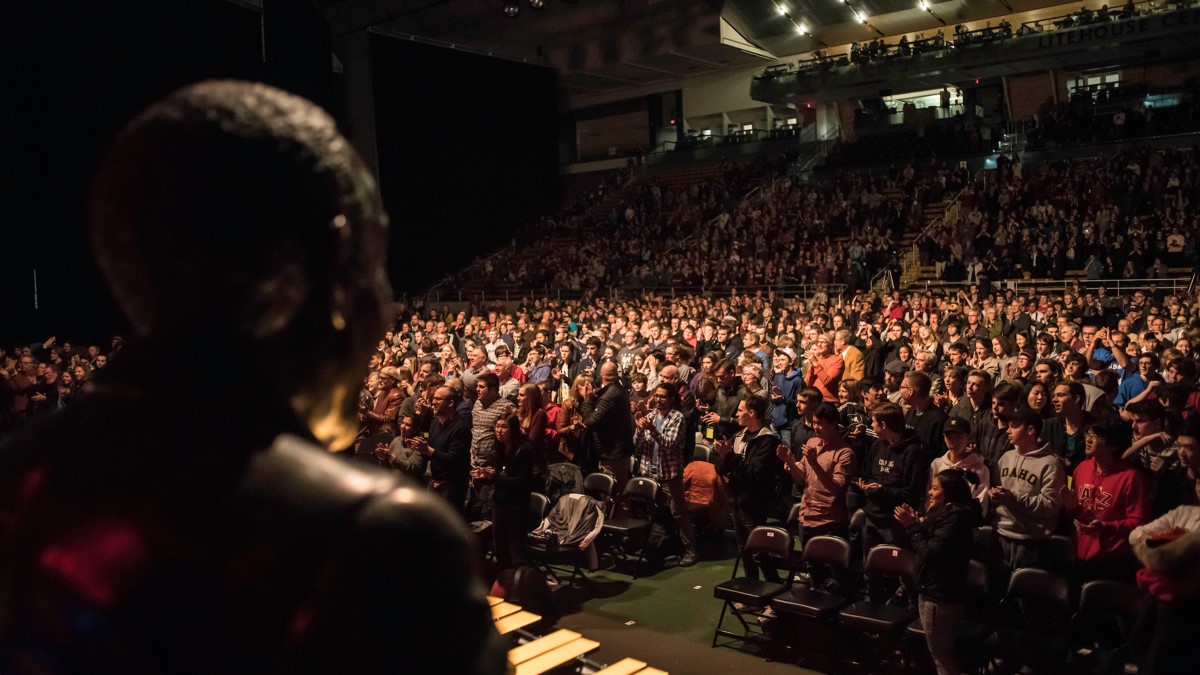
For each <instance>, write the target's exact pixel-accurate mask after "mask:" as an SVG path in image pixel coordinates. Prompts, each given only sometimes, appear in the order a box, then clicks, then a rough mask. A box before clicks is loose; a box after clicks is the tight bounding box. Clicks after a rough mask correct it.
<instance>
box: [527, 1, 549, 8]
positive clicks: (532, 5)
mask: <svg viewBox="0 0 1200 675" xmlns="http://www.w3.org/2000/svg"><path fill="white" fill-rule="evenodd" d="M529 7H530V9H545V8H546V0H529Z"/></svg>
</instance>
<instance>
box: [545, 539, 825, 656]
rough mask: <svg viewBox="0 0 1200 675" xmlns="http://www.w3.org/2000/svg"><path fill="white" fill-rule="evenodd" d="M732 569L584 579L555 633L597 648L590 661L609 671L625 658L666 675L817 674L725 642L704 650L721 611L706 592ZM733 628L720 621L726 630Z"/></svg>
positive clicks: (728, 562) (712, 566)
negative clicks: (568, 633)
mask: <svg viewBox="0 0 1200 675" xmlns="http://www.w3.org/2000/svg"><path fill="white" fill-rule="evenodd" d="M732 569H733V560H732V557H730V558H726V559H718V560H705V561H703V562H701V563H699V564H697V565H696V566H695V567H690V568H672V569H666V570H662V571H658V572H656V573H654V574H653V575H652V576H649V577H642V578H638V579H634V578H632V577H631V576H630V575H629V574H628V573H627V572H628V567H627V566H625V567H622V571H619V572H618V571H611V570H606V571H600V572H596V573H593V574H589V575H588V577H589V579H590V580H591V583H590V585H589V586H588V589H587V591H586V592H584V591H575V592H573V593H572V594H571V598H572V600H573V601H572V602H571V603H570V604H571V606H572V607H573V608H576V610H577V611H574V612H573V613H570V614H567V615H565V616H563V617H562V619H560V620H559V622H558V626H559V627H560V628H568V629H570V630H574V631H577V632H580V633H582V634H583V635H585V636H587V637H589V638H592V639H594V640H598V641H599V642H600V644H601V648H600V649H599V650H598V651H597V652H596V653H595V654H593V655H592V656H591V657H590V658H591V660H592V661H593V662H597V663H614V662H616V661H619V660H621V659H622V658H624V657H627V656H629V657H633V658H636V659H638V660H641V661H645V662H647V663H649V664H650V665H652V666H654V667H656V668H660V669H663V670H667V671H669V672H672V673H719V672H734V671H747V672H754V673H760V672H761V673H791V674H793V675H804V674H805V673H815V672H817V671H813V670H806V669H804V668H800V667H798V666H795V665H792V664H785V663H774V662H769V661H767V660H765V659H764V658H763V657H761V656H758V655H756V654H754V653H751V651H750V650H751V649H753V648H752V647H741V646H738V645H735V646H734V647H729V646H724V645H727V644H733V641H731V640H726V639H724V638H722V640H721V642H720V643H719V644H721V645H722V646H719V647H717V648H712V647H711V646H710V645H711V643H712V635H713V628H714V627H715V625H716V622H717V615H718V614H719V613H720V611H721V602H720V601H719V600H717V599H716V598H714V597H713V587H714V586H715V585H717V584H719V583H721V582H722V581H726V580H728V579H729V575H730V572H731V571H732ZM631 622H632V623H631ZM736 625H737V622H736V621H735V620H733V619H731V618H729V617H728V616H727V617H726V627H727V628H731V629H732V628H733V627H734V626H736Z"/></svg>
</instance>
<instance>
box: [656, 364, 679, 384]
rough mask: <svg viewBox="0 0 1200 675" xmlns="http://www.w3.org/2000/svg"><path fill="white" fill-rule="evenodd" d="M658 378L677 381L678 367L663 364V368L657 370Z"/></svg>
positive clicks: (672, 382) (671, 381) (672, 381)
mask: <svg viewBox="0 0 1200 675" xmlns="http://www.w3.org/2000/svg"><path fill="white" fill-rule="evenodd" d="M658 379H660V380H662V381H663V382H670V383H671V384H674V383H675V382H678V381H679V368H678V367H676V366H663V369H662V370H660V371H658Z"/></svg>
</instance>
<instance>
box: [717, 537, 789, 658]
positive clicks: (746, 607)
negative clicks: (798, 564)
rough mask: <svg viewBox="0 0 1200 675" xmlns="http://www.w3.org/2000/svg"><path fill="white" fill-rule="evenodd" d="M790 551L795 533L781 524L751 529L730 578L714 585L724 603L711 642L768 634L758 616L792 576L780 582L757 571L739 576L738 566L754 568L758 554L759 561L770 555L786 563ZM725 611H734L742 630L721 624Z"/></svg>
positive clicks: (760, 639)
mask: <svg viewBox="0 0 1200 675" xmlns="http://www.w3.org/2000/svg"><path fill="white" fill-rule="evenodd" d="M791 555H792V537H791V535H789V534H788V532H787V530H785V529H783V528H782V527H772V526H766V525H763V526H760V527H756V528H754V529H753V530H751V531H750V534H749V535H748V536H747V537H746V544H745V546H743V547H742V553H741V555H740V556H738V557H737V559H736V560H735V561H734V563H733V574H732V575H731V576H730V577H729V581H726V582H723V583H721V584H718V585H717V587H716V588H714V589H713V597H715V598H717V599H718V600H721V601H722V602H723V604H722V606H721V614H720V616H719V617H717V627H716V629H714V630H713V639H712V646H714V647H716V646H717V638H718V637H719V636H722V635H723V636H725V637H730V638H736V639H738V640H747V641H760V642H761V641H763V639H764V638H765V635H764V634H763V633H762V630H761V628H756V626H757V619H758V618H761V617H762V616H763V610H765V609H766V608H767V606H768V604H769V603H770V602H771V599H772V598H774V597H775V596H777V595H779V594H780V593H783V592H784V591H785V590H787V589H788V587H789V586H790V585H791V576H789V577H788V579H787V580H786V581H784V582H783V583H779V582H774V581H764V580H762V579H760V578H759V577H758V575H757V574H753V575H749V574H743V575H742V576H738V570H739V568H743V567H749V568H750V569H754V567H755V566H756V565H752V564H749V561H750V560H751V559H752V558H754V557H756V556H757V557H758V558H759V560H760V561H761V560H762V559H763V558H771V559H774V560H776V561H778V562H779V563H780V564H781V565H784V566H786V565H787V563H788V562H789V561H790V560H791ZM726 612H729V613H731V614H733V616H734V618H736V619H737V620H738V623H740V624H742V632H741V633H740V634H739V633H734V632H732V631H728V630H724V629H723V628H721V624H722V623H723V622H724V621H725V613H726ZM747 616H750V617H751V618H752V621H753V622H754V623H753V625H752V623H751V622H750V621H747V620H746V617H747Z"/></svg>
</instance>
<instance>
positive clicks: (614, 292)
mask: <svg viewBox="0 0 1200 675" xmlns="http://www.w3.org/2000/svg"><path fill="white" fill-rule="evenodd" d="M760 292H761V293H763V294H768V293H774V294H775V295H777V296H779V295H782V296H784V297H787V298H802V299H808V298H812V297H815V296H817V295H824V296H825V297H826V298H838V297H841V296H843V295H844V294H845V293H846V285H845V284H758V285H750V286H728V285H717V286H688V285H667V286H636V285H635V286H610V287H609V288H607V289H572V288H555V289H544V290H539V291H532V290H530V289H528V288H513V289H500V288H498V289H493V290H486V289H484V290H477V291H467V290H455V291H442V290H431V291H430V292H428V293H425V294H422V295H420V296H415V297H421V298H423V300H424V303H425V306H429V305H432V304H438V303H445V302H501V301H502V302H514V301H522V300H526V299H532V298H534V297H539V298H551V299H554V300H583V299H586V298H608V299H619V298H623V297H628V296H630V295H643V296H656V297H664V298H685V297H724V296H730V297H732V296H733V295H738V296H741V295H747V294H749V295H754V294H756V293H760ZM404 298H405V299H407V298H409V296H407V295H405V296H404Z"/></svg>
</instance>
